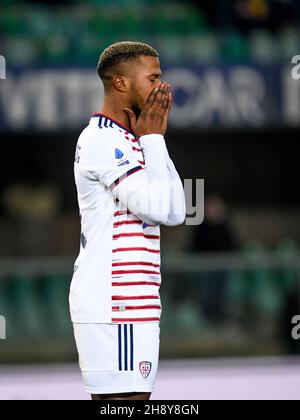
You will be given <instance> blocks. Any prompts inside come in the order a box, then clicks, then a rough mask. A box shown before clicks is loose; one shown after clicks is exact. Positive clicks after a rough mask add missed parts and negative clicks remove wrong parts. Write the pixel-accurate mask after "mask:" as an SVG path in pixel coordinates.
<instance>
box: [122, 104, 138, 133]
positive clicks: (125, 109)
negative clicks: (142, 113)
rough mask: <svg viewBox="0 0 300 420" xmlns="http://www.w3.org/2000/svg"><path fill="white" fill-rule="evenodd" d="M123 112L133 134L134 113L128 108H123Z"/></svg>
mask: <svg viewBox="0 0 300 420" xmlns="http://www.w3.org/2000/svg"><path fill="white" fill-rule="evenodd" d="M124 111H125V112H126V114H127V116H128V119H129V125H130V128H131V129H132V131H133V132H135V127H136V116H135V113H134V112H133V111H132V109H130V108H124Z"/></svg>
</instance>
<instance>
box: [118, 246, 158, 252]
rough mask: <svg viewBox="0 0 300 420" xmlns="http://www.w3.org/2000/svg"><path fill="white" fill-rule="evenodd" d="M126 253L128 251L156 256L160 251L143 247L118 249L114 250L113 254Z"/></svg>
mask: <svg viewBox="0 0 300 420" xmlns="http://www.w3.org/2000/svg"><path fill="white" fill-rule="evenodd" d="M123 251H124V252H126V251H146V252H153V253H155V254H159V253H160V250H159V249H150V248H143V247H135V248H116V249H113V250H112V252H123Z"/></svg>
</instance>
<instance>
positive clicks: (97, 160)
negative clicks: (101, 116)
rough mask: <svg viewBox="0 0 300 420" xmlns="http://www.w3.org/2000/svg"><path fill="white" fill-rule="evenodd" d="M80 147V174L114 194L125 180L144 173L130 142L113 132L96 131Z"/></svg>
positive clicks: (108, 129) (112, 130) (80, 143)
mask: <svg viewBox="0 0 300 420" xmlns="http://www.w3.org/2000/svg"><path fill="white" fill-rule="evenodd" d="M78 147H79V153H78V155H79V162H78V163H79V166H80V169H81V172H83V173H84V174H85V175H86V176H88V177H90V178H92V179H95V180H98V181H99V182H102V183H103V184H104V185H105V186H107V187H109V188H110V189H111V190H113V189H114V188H115V187H116V186H117V185H119V184H120V182H122V180H123V179H125V178H126V177H128V176H131V175H133V174H134V173H136V172H138V171H141V170H142V167H141V165H140V163H139V162H138V161H137V160H136V158H135V157H134V155H133V151H132V148H131V145H130V144H129V143H128V140H126V139H125V138H123V137H122V135H118V133H117V132H116V130H114V129H110V128H107V129H105V130H103V131H100V130H94V131H93V133H92V134H90V135H89V137H88V138H85V139H84V141H82V142H80V141H79V144H78Z"/></svg>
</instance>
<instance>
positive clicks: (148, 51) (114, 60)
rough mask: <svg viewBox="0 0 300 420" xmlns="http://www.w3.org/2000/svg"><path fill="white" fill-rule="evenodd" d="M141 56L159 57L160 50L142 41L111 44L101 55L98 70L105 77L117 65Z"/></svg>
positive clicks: (101, 76) (100, 75)
mask: <svg viewBox="0 0 300 420" xmlns="http://www.w3.org/2000/svg"><path fill="white" fill-rule="evenodd" d="M140 56H148V57H159V54H158V52H157V51H156V50H155V49H154V48H153V47H150V45H148V44H144V43H142V42H132V41H123V42H117V43H116V44H112V45H110V46H109V47H108V48H106V49H105V50H104V51H103V52H102V54H101V55H100V58H99V61H98V66H97V71H98V74H99V77H100V79H101V80H102V81H103V79H105V75H106V72H107V71H108V70H110V69H111V68H113V67H114V66H115V65H118V64H123V63H127V62H128V61H130V60H134V59H137V58H138V57H140Z"/></svg>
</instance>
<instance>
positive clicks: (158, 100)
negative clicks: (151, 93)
mask: <svg viewBox="0 0 300 420" xmlns="http://www.w3.org/2000/svg"><path fill="white" fill-rule="evenodd" d="M167 93H168V84H167V83H166V82H163V83H162V84H161V85H160V87H159V91H158V92H157V94H156V95H155V98H154V100H153V104H152V106H151V110H152V111H154V112H158V113H160V114H161V113H163V110H164V109H166V107H167Z"/></svg>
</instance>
